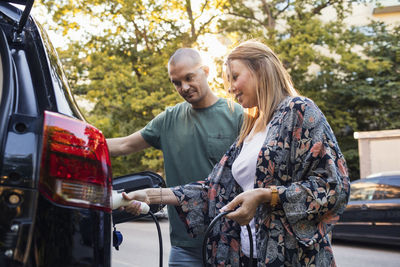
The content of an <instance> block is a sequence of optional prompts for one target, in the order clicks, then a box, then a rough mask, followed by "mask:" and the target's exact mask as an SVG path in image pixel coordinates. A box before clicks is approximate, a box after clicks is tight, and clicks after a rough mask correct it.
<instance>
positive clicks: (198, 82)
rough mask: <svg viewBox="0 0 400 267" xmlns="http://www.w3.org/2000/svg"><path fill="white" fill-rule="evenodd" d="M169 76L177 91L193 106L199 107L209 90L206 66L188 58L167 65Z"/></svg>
mask: <svg viewBox="0 0 400 267" xmlns="http://www.w3.org/2000/svg"><path fill="white" fill-rule="evenodd" d="M168 72H169V77H170V79H171V82H172V83H173V84H174V86H175V88H176V90H177V91H178V93H179V94H180V95H181V96H182V97H183V98H184V99H185V100H186V101H187V102H189V103H190V104H191V105H192V106H193V107H194V108H196V107H201V106H202V101H204V100H205V97H206V96H207V94H208V93H209V92H210V88H209V87H208V83H207V76H208V68H207V67H206V66H202V65H201V64H195V63H193V61H192V60H191V59H190V58H188V59H187V60H180V61H179V62H176V63H175V64H173V65H172V64H171V65H170V66H169V70H168Z"/></svg>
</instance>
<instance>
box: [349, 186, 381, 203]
mask: <svg viewBox="0 0 400 267" xmlns="http://www.w3.org/2000/svg"><path fill="white" fill-rule="evenodd" d="M377 187H378V185H377V184H375V183H371V182H365V183H364V182H361V183H353V184H352V185H351V190H350V200H351V201H357V200H372V199H373V197H374V192H375V191H376V189H377Z"/></svg>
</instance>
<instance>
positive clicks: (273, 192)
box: [269, 186, 279, 207]
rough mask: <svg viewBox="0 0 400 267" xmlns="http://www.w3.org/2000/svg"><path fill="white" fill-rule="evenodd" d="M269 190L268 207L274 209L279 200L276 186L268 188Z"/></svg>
mask: <svg viewBox="0 0 400 267" xmlns="http://www.w3.org/2000/svg"><path fill="white" fill-rule="evenodd" d="M269 189H271V202H270V205H271V207H275V206H276V205H277V204H278V199H279V194H278V189H277V188H276V186H270V187H269Z"/></svg>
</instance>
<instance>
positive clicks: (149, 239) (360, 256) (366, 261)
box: [112, 219, 400, 267]
mask: <svg viewBox="0 0 400 267" xmlns="http://www.w3.org/2000/svg"><path fill="white" fill-rule="evenodd" d="M160 228H161V232H162V238H163V250H164V253H163V266H164V267H166V266H168V254H169V250H170V248H171V246H170V242H169V229H168V221H167V220H166V219H164V220H162V221H160ZM117 230H119V231H121V232H122V234H123V238H124V240H123V242H122V244H121V246H120V248H119V251H117V250H115V249H114V248H113V253H112V257H113V259H112V267H127V266H130V267H158V266H159V247H158V234H157V228H156V225H155V224H154V222H153V221H136V222H129V223H123V224H119V225H117ZM182 231H185V229H182ZM333 252H334V255H335V259H336V263H337V266H338V267H358V266H360V267H361V266H362V267H381V266H382V267H399V266H400V247H393V246H381V245H365V244H362V243H345V242H334V244H333ZM199 253H201V251H200V252H199Z"/></svg>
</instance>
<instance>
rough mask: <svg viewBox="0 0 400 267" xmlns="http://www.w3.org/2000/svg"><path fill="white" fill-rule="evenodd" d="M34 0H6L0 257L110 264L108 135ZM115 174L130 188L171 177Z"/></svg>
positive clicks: (2, 6)
mask: <svg viewBox="0 0 400 267" xmlns="http://www.w3.org/2000/svg"><path fill="white" fill-rule="evenodd" d="M10 2H13V3H17V4H20V5H23V6H24V7H25V9H24V11H22V10H20V9H19V7H16V6H14V5H11V4H10ZM32 5H33V0H9V1H0V58H1V60H0V214H1V216H0V266H111V248H112V223H113V222H112V220H113V218H112V211H111V205H110V201H111V192H112V189H113V188H112V187H113V185H112V173H111V165H110V158H109V153H108V148H107V144H106V140H105V138H104V136H103V134H102V133H101V132H100V131H99V130H98V129H96V128H95V127H93V126H92V125H90V124H89V123H87V122H86V121H85V119H84V117H83V116H82V114H81V113H80V111H79V109H78V107H77V105H76V103H75V101H74V99H73V97H72V94H71V90H70V89H69V87H68V84H67V79H66V78H65V76H64V73H63V70H62V66H61V64H60V61H59V59H58V56H57V53H56V50H55V49H54V48H53V47H52V45H51V42H50V40H49V39H48V37H47V35H46V33H45V31H44V30H43V29H42V28H41V26H40V25H39V24H37V23H36V22H35V21H34V20H33V18H32V17H31V16H30V15H29V13H30V10H31V8H32ZM117 181H118V182H117ZM115 182H116V183H118V187H119V188H127V189H128V190H127V191H131V190H135V189H136V188H144V187H158V186H161V184H162V182H163V180H162V178H161V177H160V176H158V175H157V174H154V173H140V174H133V175H131V176H126V177H124V179H123V181H121V180H119V179H116V180H115ZM152 210H153V212H156V211H158V207H152ZM118 216H119V217H118V219H116V220H115V222H123V221H128V220H131V219H134V217H133V216H131V215H129V214H127V213H120V214H119V215H118Z"/></svg>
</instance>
